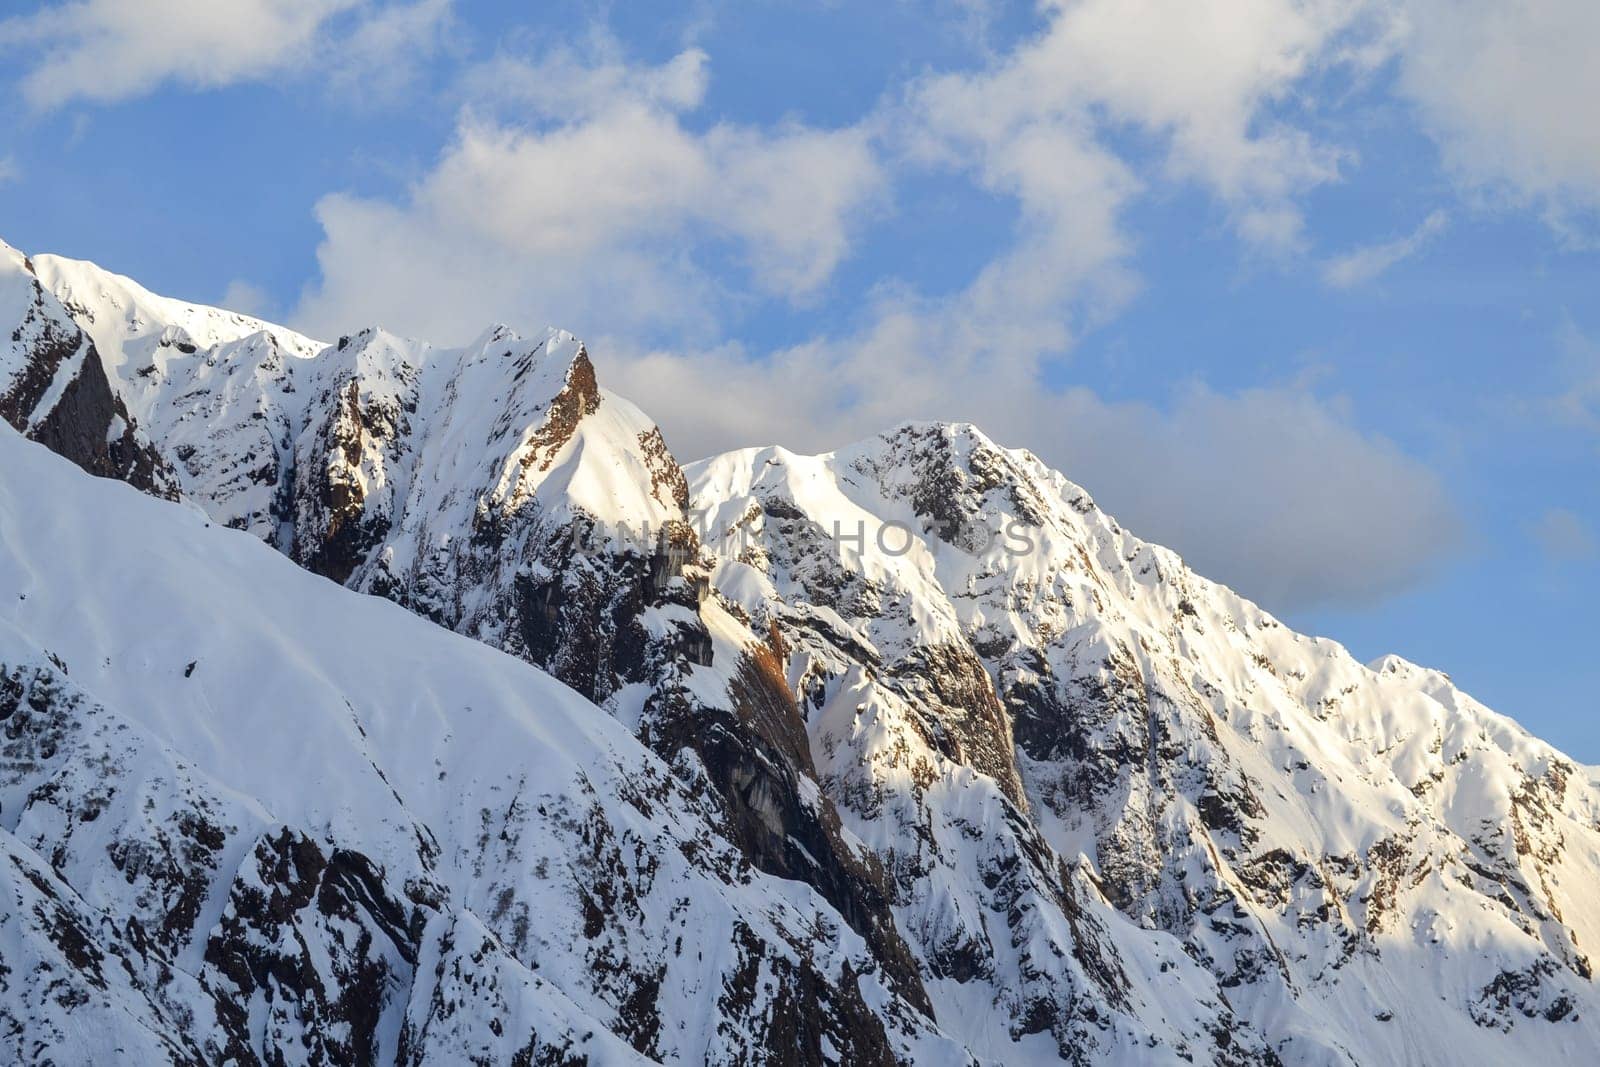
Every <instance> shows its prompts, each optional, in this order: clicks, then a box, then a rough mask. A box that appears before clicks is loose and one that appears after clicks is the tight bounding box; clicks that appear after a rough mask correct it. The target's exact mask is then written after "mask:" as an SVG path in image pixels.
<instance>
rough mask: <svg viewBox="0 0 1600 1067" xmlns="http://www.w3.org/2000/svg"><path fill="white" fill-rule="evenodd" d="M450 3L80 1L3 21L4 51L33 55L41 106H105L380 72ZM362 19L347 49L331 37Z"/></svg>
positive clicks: (32, 99) (344, 40)
mask: <svg viewBox="0 0 1600 1067" xmlns="http://www.w3.org/2000/svg"><path fill="white" fill-rule="evenodd" d="M448 7H449V4H448V2H447V0H420V2H417V3H413V4H409V5H405V4H392V5H388V6H376V5H374V4H373V3H371V2H370V0H141V2H139V3H128V2H125V0H74V2H70V3H62V4H58V5H56V6H53V7H48V8H45V9H44V10H42V11H38V12H35V13H34V14H31V15H19V16H16V17H13V18H10V19H6V20H5V21H3V22H0V51H9V52H12V53H18V54H24V55H25V56H26V57H27V59H28V60H29V61H31V66H29V67H28V69H27V72H26V73H25V74H23V75H22V78H21V86H22V94H23V96H24V97H25V98H26V99H27V101H28V103H29V104H30V105H32V106H33V107H35V108H38V109H50V108H55V107H60V106H61V105H63V104H66V103H69V102H71V101H73V100H90V101H97V102H101V103H106V102H112V101H116V100H122V99H126V98H129V97H134V96H139V95H142V94H144V93H147V92H150V91H152V90H154V89H156V88H158V87H159V86H161V85H162V84H164V83H166V82H174V83H176V84H179V85H182V86H185V87H188V88H192V89H215V88H220V87H222V86H227V85H232V84H235V83H238V82H243V81H252V80H257V79H262V78H267V77H271V76H274V75H277V74H280V73H283V72H285V71H289V70H293V69H298V68H309V67H310V66H311V65H313V63H315V62H317V61H319V60H330V61H332V65H331V67H330V69H332V70H335V71H338V70H344V69H347V64H348V63H350V62H358V63H365V64H369V67H368V69H373V70H375V69H378V68H379V67H380V66H383V65H384V63H383V62H382V61H386V60H395V59H397V58H399V56H398V54H397V52H396V51H395V49H398V48H401V47H402V46H409V45H413V44H416V43H417V41H418V38H419V36H420V35H425V34H426V33H427V32H431V31H432V30H433V29H436V28H437V27H438V26H439V25H440V24H441V22H442V20H443V18H444V15H445V12H446V11H447V9H448ZM341 15H348V16H350V17H352V18H353V19H355V20H356V21H355V22H354V23H353V26H351V27H350V28H349V32H348V33H347V34H344V35H342V36H341V37H340V39H339V41H338V45H339V47H338V48H336V49H331V50H326V51H325V47H326V46H328V45H330V43H331V42H330V41H329V40H328V39H327V35H328V34H329V32H330V27H331V26H332V25H333V24H334V21H335V20H336V19H337V17H338V16H341Z"/></svg>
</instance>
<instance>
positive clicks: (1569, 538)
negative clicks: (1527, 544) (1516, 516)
mask: <svg viewBox="0 0 1600 1067" xmlns="http://www.w3.org/2000/svg"><path fill="white" fill-rule="evenodd" d="M1532 533H1533V538H1534V540H1535V541H1537V542H1538V544H1539V547H1540V548H1541V549H1542V550H1543V551H1544V554H1545V556H1546V557H1547V558H1548V559H1550V560H1551V561H1552V562H1555V563H1573V562H1578V561H1582V560H1590V559H1594V558H1595V557H1596V556H1597V555H1600V543H1597V542H1596V540H1595V533H1594V531H1593V530H1592V529H1590V527H1589V524H1588V523H1587V522H1585V521H1584V520H1583V517H1582V516H1580V515H1579V514H1577V513H1576V512H1574V511H1572V510H1570V509H1568V508H1551V509H1550V510H1548V511H1546V512H1545V513H1544V514H1543V515H1541V516H1539V521H1538V522H1536V523H1534V525H1533V528H1532Z"/></svg>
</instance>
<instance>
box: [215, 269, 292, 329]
mask: <svg viewBox="0 0 1600 1067" xmlns="http://www.w3.org/2000/svg"><path fill="white" fill-rule="evenodd" d="M217 306H219V307H224V308H227V309H228V310H229V311H237V312H238V313H239V314H241V315H251V316H254V317H255V318H258V319H271V318H272V317H273V315H274V314H275V313H276V312H277V303H276V301H274V300H273V299H272V294H270V293H268V292H267V291H266V290H265V289H263V288H262V287H261V286H259V285H257V284H255V283H254V282H248V281H245V280H244V279H243V278H235V279H234V280H233V281H231V282H229V283H228V287H227V288H226V289H224V290H223V291H222V299H220V300H218V301H217Z"/></svg>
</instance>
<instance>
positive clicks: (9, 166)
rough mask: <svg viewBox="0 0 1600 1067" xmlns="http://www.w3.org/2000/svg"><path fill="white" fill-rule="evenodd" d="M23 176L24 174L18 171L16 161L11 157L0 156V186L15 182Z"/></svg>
mask: <svg viewBox="0 0 1600 1067" xmlns="http://www.w3.org/2000/svg"><path fill="white" fill-rule="evenodd" d="M21 176H22V172H21V171H20V170H18V169H17V162H16V160H14V159H12V158H11V157H10V156H0V185H4V184H6V183H7V182H14V181H16V180H17V179H18V178H19V177H21Z"/></svg>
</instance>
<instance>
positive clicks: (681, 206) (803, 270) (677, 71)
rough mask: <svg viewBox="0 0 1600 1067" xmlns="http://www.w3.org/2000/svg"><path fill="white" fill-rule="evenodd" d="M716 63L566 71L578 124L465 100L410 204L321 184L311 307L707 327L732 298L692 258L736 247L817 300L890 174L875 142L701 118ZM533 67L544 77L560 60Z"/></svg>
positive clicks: (351, 322)
mask: <svg viewBox="0 0 1600 1067" xmlns="http://www.w3.org/2000/svg"><path fill="white" fill-rule="evenodd" d="M703 61H704V60H703V56H701V55H700V54H699V53H696V52H688V53H685V54H684V55H682V56H679V57H677V58H676V59H674V60H672V61H671V62H669V63H667V64H666V65H665V66H663V67H661V68H656V69H654V70H650V71H643V72H632V73H629V74H626V75H624V74H622V73H620V72H612V73H608V71H607V70H606V69H601V70H598V71H592V72H590V76H589V77H587V78H583V77H577V78H572V79H565V78H557V79H555V80H554V82H553V83H551V84H554V85H555V86H556V88H555V89H554V90H553V91H554V92H555V93H556V94H557V95H556V96H555V97H554V98H552V99H553V100H563V101H568V102H574V101H578V100H580V98H581V100H582V106H578V107H575V108H574V111H573V116H574V117H572V118H571V119H570V120H569V121H564V122H557V123H544V124H541V125H539V126H537V127H530V126H524V125H516V124H510V123H507V122H503V121H501V120H499V119H496V118H493V117H484V116H482V115H477V114H474V113H471V112H468V113H466V114H464V115H463V117H462V119H461V121H460V123H459V125H458V128H457V131H456V138H455V141H454V143H452V144H451V145H450V146H449V147H448V148H447V149H446V151H445V152H444V154H443V156H442V157H441V158H440V160H439V162H438V164H437V165H436V166H435V167H434V169H433V170H432V171H431V172H429V173H428V174H427V175H426V176H425V177H424V178H423V179H422V180H421V181H420V182H418V183H417V184H416V185H415V186H414V187H413V188H412V189H411V190H410V191H409V193H408V195H407V196H406V198H405V201H404V202H403V203H399V204H394V203H389V202H386V201H381V200H373V199H362V198H357V197H351V196H329V197H326V198H324V199H323V200H322V201H321V202H320V203H319V204H318V205H317V215H318V218H319V219H320V220H321V222H322V224H323V227H324V229H325V230H326V239H325V240H324V242H323V243H322V245H321V247H320V248H319V249H318V261H319V264H320V266H321V274H322V276H321V279H320V281H319V283H318V285H317V286H316V287H315V288H314V289H312V290H310V291H308V292H307V294H306V295H305V298H304V300H303V301H302V304H301V307H300V310H299V314H298V318H299V320H300V322H301V323H302V324H303V325H305V326H306V327H308V328H310V329H314V330H320V331H322V332H330V333H331V332H338V331H340V330H343V329H349V328H351V327H353V326H355V325H358V324H364V323H366V322H370V321H379V322H383V323H384V324H385V325H388V326H389V327H390V328H393V329H399V330H404V331H409V332H415V333H419V334H422V335H432V336H437V337H464V336H466V335H469V334H471V333H475V332H476V331H477V329H478V328H479V327H480V326H481V325H482V324H483V323H484V322H486V321H489V320H491V319H494V318H497V317H508V316H509V315H511V313H515V315H516V316H517V317H519V319H520V321H524V322H540V321H553V322H561V323H564V324H569V325H570V326H571V327H572V328H577V329H588V330H591V331H597V330H600V329H621V330H634V331H638V332H639V333H640V334H644V335H649V334H651V333H653V332H658V331H661V330H665V329H689V330H696V329H698V330H700V331H702V332H703V331H705V330H707V329H709V328H710V326H711V323H712V318H711V316H712V314H713V312H714V311H715V310H716V308H717V306H718V305H719V302H720V299H721V295H720V294H719V292H718V282H717V281H715V280H713V279H712V278H711V277H710V276H709V275H707V274H706V273H705V272H704V271H703V270H702V269H701V268H700V267H699V266H698V265H697V263H696V262H695V259H694V257H695V255H696V254H699V253H704V252H707V251H708V250H709V251H716V250H719V249H721V248H722V247H724V246H726V247H729V248H731V249H732V250H733V252H734V254H735V255H736V256H737V257H739V258H740V259H741V260H742V261H743V262H744V263H745V264H746V266H747V268H748V274H749V281H750V286H751V287H752V288H753V289H755V290H756V291H757V292H760V293H766V294H775V295H778V296H782V297H785V298H789V299H795V300H803V299H805V298H807V297H809V296H811V295H812V294H814V293H815V292H816V291H817V290H818V289H819V287H821V286H823V285H824V284H826V282H827V281H828V279H829V277H830V276H831V275H832V274H833V272H834V270H835V268H836V267H837V266H838V264H839V263H840V262H841V261H842V260H843V258H844V257H845V256H846V255H848V254H849V251H850V248H851V234H852V226H853V224H854V222H855V221H856V220H857V219H858V218H859V217H860V216H861V215H862V214H863V213H864V212H866V211H867V210H869V209H870V208H871V206H872V205H873V204H874V203H875V202H876V201H877V199H878V198H879V197H880V196H881V194H882V192H883V190H884V180H883V175H882V173H881V170H880V167H879V163H878V160H877V158H876V156H875V154H874V153H873V151H872V148H871V145H870V142H869V138H868V136H867V134H866V133H865V132H864V131H863V130H861V129H855V128H850V129H841V130H819V129H814V128H810V127H805V126H800V125H795V124H785V125H780V126H778V127H776V128H773V129H770V130H757V129H753V128H748V127H740V126H734V125H729V124H719V125H715V126H712V127H711V128H710V129H708V130H705V131H703V132H702V131H695V130H691V129H690V128H688V127H687V126H685V124H684V123H683V122H682V121H681V115H680V114H679V112H680V111H682V110H684V109H687V108H691V107H693V106H694V105H695V104H696V103H697V102H698V100H699V96H700V93H701V91H702V88H701V87H703V84H704V75H703V73H701V70H700V68H701V66H702V65H703ZM522 73H523V74H524V75H526V77H527V85H529V86H541V85H544V84H546V82H545V81H544V76H545V75H548V74H549V73H550V71H549V70H540V69H535V68H529V69H527V70H524V71H523V72H522ZM613 74H615V76H613ZM508 84H509V83H508ZM550 106H551V108H552V109H553V110H555V109H556V105H555V104H554V103H552V104H551V105H550Z"/></svg>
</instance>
